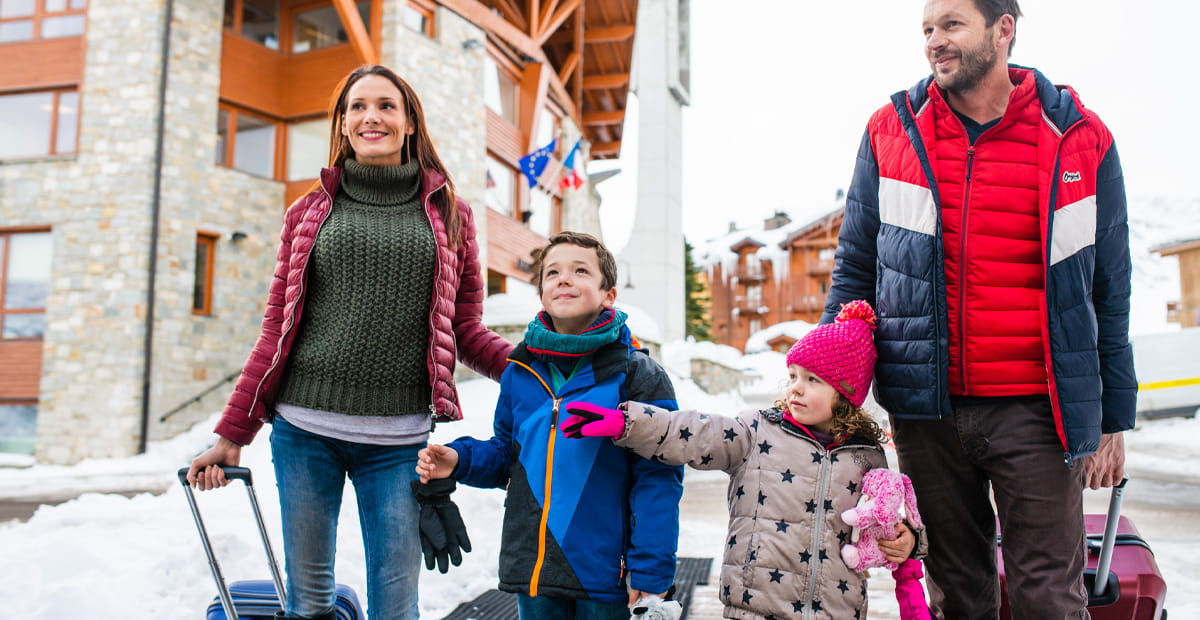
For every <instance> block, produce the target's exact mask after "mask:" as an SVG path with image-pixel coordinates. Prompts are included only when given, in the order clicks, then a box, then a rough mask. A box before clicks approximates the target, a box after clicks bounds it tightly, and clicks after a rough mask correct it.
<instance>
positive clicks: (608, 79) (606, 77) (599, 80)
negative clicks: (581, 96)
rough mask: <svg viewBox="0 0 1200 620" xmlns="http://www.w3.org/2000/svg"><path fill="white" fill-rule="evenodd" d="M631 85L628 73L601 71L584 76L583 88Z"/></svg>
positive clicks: (593, 88)
mask: <svg viewBox="0 0 1200 620" xmlns="http://www.w3.org/2000/svg"><path fill="white" fill-rule="evenodd" d="M628 85H629V74H628V73H600V74H597V75H585V76H583V88H584V89H585V90H597V89H601V88H620V87H622V86H628Z"/></svg>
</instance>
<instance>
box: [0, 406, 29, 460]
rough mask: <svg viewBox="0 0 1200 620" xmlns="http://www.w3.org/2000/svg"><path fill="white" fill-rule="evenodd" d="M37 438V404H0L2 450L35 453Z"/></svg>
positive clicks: (0, 446)
mask: <svg viewBox="0 0 1200 620" xmlns="http://www.w3.org/2000/svg"><path fill="white" fill-rule="evenodd" d="M36 440H37V404H36V403H33V402H27V403H17V404H12V403H5V404H0V452H9V453H16V454H33V449H34V446H35V443H36Z"/></svg>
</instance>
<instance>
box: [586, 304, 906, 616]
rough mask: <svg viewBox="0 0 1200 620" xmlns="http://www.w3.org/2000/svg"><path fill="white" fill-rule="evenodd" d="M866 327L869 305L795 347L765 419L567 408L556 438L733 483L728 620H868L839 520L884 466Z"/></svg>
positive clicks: (847, 310)
mask: <svg viewBox="0 0 1200 620" xmlns="http://www.w3.org/2000/svg"><path fill="white" fill-rule="evenodd" d="M874 328H875V313H874V311H872V310H871V307H870V305H868V304H867V303H866V302H865V301H855V302H852V303H850V304H846V306H845V307H844V308H843V309H842V312H841V313H840V314H839V315H838V317H837V320H836V321H835V322H834V323H832V324H829V325H823V326H820V327H817V328H816V329H814V330H812V331H811V332H809V333H808V334H807V335H806V336H804V337H803V338H801V339H800V341H799V342H797V343H796V344H795V345H794V346H793V347H792V349H791V351H789V352H788V355H787V365H788V384H787V389H786V391H785V393H784V398H783V400H781V401H776V402H775V406H774V407H773V408H771V409H767V410H763V411H758V412H755V413H753V414H744V415H743V416H742V417H736V418H728V417H722V416H716V415H708V414H703V413H698V412H695V411H678V412H668V411H666V410H663V409H659V408H657V407H652V406H649V405H644V404H641V403H635V402H628V403H625V404H624V405H623V407H624V411H618V410H612V409H604V408H601V407H596V406H594V405H591V404H589V403H583V402H571V403H567V405H566V408H567V409H568V411H571V413H572V414H573V415H572V416H570V417H568V418H567V419H566V420H565V421H564V422H563V431H564V433H565V434H567V436H575V437H578V436H591V437H596V436H606V437H612V438H613V442H614V443H616V444H617V445H620V446H624V447H627V448H631V449H632V450H633V451H634V452H636V453H637V454H638V455H640V456H642V457H645V458H650V459H656V460H658V461H660V462H663V463H667V464H672V465H677V464H684V463H686V464H688V465H691V466H692V467H695V468H696V469H720V470H722V471H725V472H728V473H729V475H730V481H729V492H728V498H729V535H728V537H727V538H726V539H725V558H724V561H723V564H722V567H721V587H720V597H721V601H722V602H723V603H725V616H726V617H728V618H772V617H773V618H837V619H844V618H865V617H866V612H867V585H866V576H865V574H860V573H856V572H854V571H852V570H851V569H850V568H848V567H847V566H846V564H845V563H844V562H843V561H842V559H841V557H840V554H839V552H840V550H841V547H842V546H843V545H845V544H848V543H849V542H850V539H851V529H850V526H849V525H847V524H846V523H844V522H843V521H842V519H841V517H840V515H841V513H842V512H843V511H845V510H847V509H849V508H853V507H854V506H855V505H856V504H857V503H858V500H859V497H860V495H861V490H860V487H861V483H862V478H863V474H864V473H866V472H867V470H870V469H874V468H877V467H887V459H886V458H885V457H884V454H883V449H882V448H880V445H879V444H880V442H881V441H883V433H882V431H881V430H880V429H879V426H877V425H876V424H875V422H874V420H872V419H871V417H870V415H869V414H868V413H867V412H865V411H863V409H862V408H861V406H862V403H863V400H864V399H865V398H866V395H867V388H868V387H869V386H870V383H871V374H872V372H873V369H874V367H875V357H876V355H875V345H874V341H873V338H872V334H871V332H872V331H873V330H874ZM919 534H920V531H919V530H918V531H917V532H916V533H914V532H913V531H912V530H910V529H909V528H908V527H903V526H899V527H897V538H896V540H893V541H881V542H880V545H879V546H880V549H881V550H882V551H883V552H884V554H885V555H887V556H888V559H889V560H890V561H893V562H903V561H904V560H905V559H906V558H908V557H909V556H910V555H913V550H914V548H916V547H917V543H918V538H919V537H920V536H919ZM923 546H924V545H922V547H923ZM923 551H924V550H923V549H920V550H918V553H917V555H918V556H921V555H924V552H923Z"/></svg>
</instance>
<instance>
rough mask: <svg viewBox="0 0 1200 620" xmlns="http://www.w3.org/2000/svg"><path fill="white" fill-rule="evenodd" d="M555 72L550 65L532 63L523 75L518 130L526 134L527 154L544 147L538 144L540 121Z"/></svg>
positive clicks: (518, 107) (526, 66)
mask: <svg viewBox="0 0 1200 620" xmlns="http://www.w3.org/2000/svg"><path fill="white" fill-rule="evenodd" d="M553 73H554V72H553V71H551V70H550V66H549V65H548V64H542V63H538V62H531V63H529V64H527V65H525V70H524V71H523V72H522V73H521V91H520V102H519V104H518V106H517V128H518V129H520V130H521V131H522V132H524V133H525V143H526V144H525V146H526V149H525V152H526V153H529V152H531V151H533V150H534V149H536V148H538V147H540V146H543V145H541V144H536V140H537V133H538V131H537V130H538V120H539V119H540V118H541V117H542V115H541V111H542V109H543V108H545V107H546V93H547V90H548V89H549V86H550V76H551V75H552V74H553Z"/></svg>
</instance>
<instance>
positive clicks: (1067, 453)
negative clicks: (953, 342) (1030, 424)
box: [1038, 120, 1084, 469]
mask: <svg viewBox="0 0 1200 620" xmlns="http://www.w3.org/2000/svg"><path fill="white" fill-rule="evenodd" d="M1083 122H1084V121H1083V120H1077V121H1075V122H1074V123H1072V124H1071V126H1070V127H1067V128H1066V129H1064V130H1063V131H1062V132H1061V133H1059V132H1057V131H1055V133H1056V134H1058V144H1057V145H1055V147H1054V172H1053V174H1054V177H1053V178H1051V179H1050V185H1051V188H1052V189H1051V192H1052V193H1053V194H1054V195H1055V196H1057V195H1058V189H1057V187H1058V171H1059V170H1060V169H1061V164H1062V145H1063V142H1065V141H1066V138H1067V133H1069V132H1070V131H1071V130H1072V129H1075V128H1076V127H1078V126H1080V125H1082V124H1083ZM1050 127H1051V128H1052V129H1053V128H1055V127H1054V125H1050ZM1047 198H1048V197H1047ZM1038 206H1039V208H1040V207H1041V205H1038ZM1045 208H1046V213H1047V215H1046V218H1047V220H1046V221H1047V224H1046V239H1044V240H1043V243H1042V248H1043V252H1044V253H1043V255H1042V262H1043V263H1045V264H1044V265H1043V270H1044V271H1043V274H1042V279H1043V283H1042V294H1043V296H1044V298H1045V301H1044V302H1043V303H1042V307H1043V308H1045V309H1046V316H1044V317H1042V322H1043V323H1044V324H1045V325H1046V331H1045V335H1046V336H1047V337H1049V335H1050V253H1049V252H1048V251H1045V248H1046V246H1047V245H1048V244H1049V243H1051V239H1052V238H1053V237H1054V231H1052V230H1051V229H1050V224H1049V221H1050V220H1051V219H1053V215H1054V205H1053V204H1051V203H1049V202H1047V204H1046V207H1045ZM1049 345H1050V343H1049V342H1047V347H1046V348H1047V350H1050V354H1049V355H1047V356H1046V384H1047V385H1046V389H1047V392H1048V393H1049V396H1050V415H1051V416H1053V418H1054V430H1055V432H1057V433H1058V440H1059V441H1060V442H1062V447H1063V461H1064V462H1065V463H1066V464H1067V467H1068V468H1069V469H1074V468H1075V462H1074V461H1072V460H1071V446H1070V443H1069V442H1068V441H1067V428H1066V425H1065V424H1064V423H1063V419H1062V409H1061V405H1060V404H1059V402H1058V393H1057V391H1056V390H1051V389H1050V382H1051V381H1052V380H1053V377H1054V355H1053V350H1051V348H1050V346H1049Z"/></svg>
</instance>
